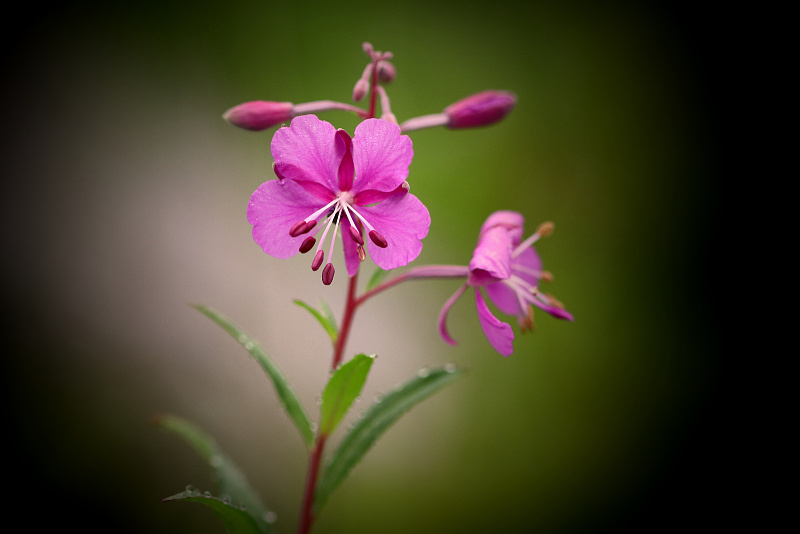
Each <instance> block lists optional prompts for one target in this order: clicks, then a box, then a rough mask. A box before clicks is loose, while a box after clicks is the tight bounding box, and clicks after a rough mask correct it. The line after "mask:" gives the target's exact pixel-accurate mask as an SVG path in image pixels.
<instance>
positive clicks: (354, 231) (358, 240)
mask: <svg viewBox="0 0 800 534" xmlns="http://www.w3.org/2000/svg"><path fill="white" fill-rule="evenodd" d="M348 228H349V229H350V237H352V238H353V241H355V242H356V243H358V244H359V245H362V246H363V245H364V238H363V237H361V232H359V231H358V230H357V229H356V228H354V227H352V226H349V227H348Z"/></svg>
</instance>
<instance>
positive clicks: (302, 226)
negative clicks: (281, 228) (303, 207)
mask: <svg viewBox="0 0 800 534" xmlns="http://www.w3.org/2000/svg"><path fill="white" fill-rule="evenodd" d="M309 230H310V228H308V223H307V222H305V221H297V222H296V223H294V224H293V225H292V227H291V228H289V235H290V236H292V237H297V236H299V235H303V234H304V233H306V232H308V231H309Z"/></svg>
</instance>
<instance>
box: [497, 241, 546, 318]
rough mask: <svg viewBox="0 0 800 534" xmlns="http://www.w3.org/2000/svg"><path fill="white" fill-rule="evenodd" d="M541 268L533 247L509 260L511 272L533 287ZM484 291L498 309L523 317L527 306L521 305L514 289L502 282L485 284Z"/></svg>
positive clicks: (537, 281) (535, 284)
mask: <svg viewBox="0 0 800 534" xmlns="http://www.w3.org/2000/svg"><path fill="white" fill-rule="evenodd" d="M541 269H542V260H541V259H540V258H539V255H538V254H537V253H536V249H534V248H533V247H529V248H526V249H525V250H523V251H522V252H521V253H520V254H519V255H518V256H517V257H516V258H514V259H512V260H511V274H512V275H513V276H516V277H519V278H522V279H523V280H525V281H526V282H528V283H529V284H530V285H531V286H533V287H538V286H539V277H538V276H537V275H536V274H533V273H538V272H540V271H541ZM486 293H487V294H488V295H489V298H490V299H491V300H492V302H493V303H494V304H495V306H497V307H498V308H500V311H502V312H503V313H507V314H509V315H515V316H517V317H525V316H526V315H527V313H528V307H527V306H524V307H523V306H522V305H521V304H520V302H519V297H518V296H517V293H516V291H515V290H514V289H513V288H511V287H509V286H507V285H506V284H504V283H502V282H498V283H496V284H490V285H487V286H486Z"/></svg>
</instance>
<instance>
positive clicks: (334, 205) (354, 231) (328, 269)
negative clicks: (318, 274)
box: [289, 191, 389, 285]
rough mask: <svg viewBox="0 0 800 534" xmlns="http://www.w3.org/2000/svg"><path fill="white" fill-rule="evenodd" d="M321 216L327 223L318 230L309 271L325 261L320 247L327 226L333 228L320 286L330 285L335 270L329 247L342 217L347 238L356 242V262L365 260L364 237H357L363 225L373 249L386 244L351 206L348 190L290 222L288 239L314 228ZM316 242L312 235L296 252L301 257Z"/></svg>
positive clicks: (351, 198) (383, 246)
mask: <svg viewBox="0 0 800 534" xmlns="http://www.w3.org/2000/svg"><path fill="white" fill-rule="evenodd" d="M323 214H324V215H325V218H327V219H328V222H327V224H326V225H325V229H324V230H323V231H322V237H320V240H319V244H318V245H317V251H316V252H315V253H314V259H313V260H312V261H311V270H312V271H316V270H318V269H319V268H320V267H321V266H322V262H323V261H324V259H325V252H324V251H323V250H322V247H323V245H324V243H325V238H326V237H327V235H328V231H329V230H330V228H331V225H333V235H332V237H331V242H330V246H329V247H328V262H327V263H326V264H325V268H324V269H323V270H322V283H323V284H325V285H330V284H331V282H333V275H334V274H335V269H334V268H333V263H332V262H331V259H332V258H333V246H334V243H336V235H337V234H338V232H339V223H341V219H342V214H344V216H345V217H347V221H348V222H349V225H348V227H347V229H348V233H349V235H350V238H351V239H352V240H353V241H354V242H355V243H356V251H357V253H358V259H359V260H360V261H364V260H365V259H366V257H367V255H366V252H365V251H364V238H363V237H362V236H361V226H360V225H363V226H364V227H366V228H367V235H368V236H369V238H370V240H371V241H372V242H373V243H374V244H375V245H376V246H378V247H381V248H386V247H387V246H388V245H389V244H388V242H387V241H386V239H385V238H384V237H383V236H382V235H381V234H380V233H378V231H376V230H375V228H374V227H373V226H372V225H371V224H370V223H369V221H367V219H365V218H364V216H363V215H361V214H360V213H359V212H358V211H357V210H356V209H355V208H354V207H353V195H352V194H351V193H350V192H349V191H341V192H340V193H339V195H338V196H337V197H336V198H334V199H333V200H331V201H330V202H328V203H327V204H325V205H324V206H323V207H321V208H320V209H318V210H317V211H315V212H314V213H312V214H311V215H309V216H308V217H306V218H305V219H303V220H301V221H297V222H296V223H294V224H293V225H292V227H291V228H290V229H289V235H290V236H292V237H297V236H300V235H303V234H306V233H308V232H310V231H311V230H312V229H314V228H315V227H316V226H317V219H318V218H319V217H321V216H322V215H323ZM316 242H317V239H316V237H315V236H313V235H310V236H308V237H306V238H305V239H304V240H303V242H302V243H301V244H300V248H299V251H300V252H301V253H303V254H305V253H306V252H308V251H310V250H311V249H312V248H314V244H316Z"/></svg>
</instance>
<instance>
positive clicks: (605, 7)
mask: <svg viewBox="0 0 800 534" xmlns="http://www.w3.org/2000/svg"><path fill="white" fill-rule="evenodd" d="M23 10H24V12H23V14H22V15H21V16H19V18H18V20H17V22H15V24H17V23H18V24H19V28H17V31H16V32H13V34H8V35H6V36H5V37H4V38H3V39H4V43H5V44H6V46H5V54H6V61H5V62H4V63H5V68H4V70H3V74H2V76H3V84H2V92H3V96H4V99H3V100H4V103H5V113H4V115H5V120H4V121H3V126H2V128H3V143H2V145H3V146H2V152H3V154H2V163H0V165H2V171H3V179H4V194H3V206H2V217H3V221H4V222H3V238H4V261H3V262H2V283H3V288H2V290H3V298H4V301H5V303H6V305H5V309H6V312H7V315H6V320H5V327H6V329H7V334H6V336H5V338H6V344H7V349H8V350H7V351H6V356H5V357H4V359H3V367H4V372H3V379H4V383H3V386H2V389H3V391H2V395H3V400H4V402H3V406H4V408H5V414H6V418H5V421H6V424H5V425H4V427H7V428H8V429H10V433H8V434H6V436H7V437H6V438H5V439H4V441H6V444H5V447H6V453H5V454H6V459H7V460H8V459H10V460H11V462H12V463H13V464H15V465H18V466H19V470H18V471H16V473H18V474H17V475H15V476H14V480H13V485H12V487H11V489H12V491H13V492H14V494H15V495H16V496H17V498H16V502H17V503H19V504H20V505H21V509H20V511H21V512H24V513H25V515H26V516H27V517H29V518H36V519H34V521H35V522H37V523H38V522H41V525H42V528H43V529H46V530H47V529H50V528H51V527H52V528H55V526H58V527H59V528H61V527H64V526H67V525H69V526H78V527H79V530H80V531H82V532H118V533H125V532H148V533H162V532H163V533H167V532H170V533H175V532H193V533H221V532H224V528H223V526H222V524H221V523H220V522H219V521H217V520H216V518H215V517H214V516H213V514H212V513H211V512H210V511H208V510H206V509H205V508H204V507H201V506H199V505H196V504H184V503H170V504H162V503H161V502H160V500H161V499H162V498H163V497H166V496H168V495H172V494H174V493H177V492H179V491H181V490H183V488H184V487H185V485H186V484H192V485H194V486H195V487H199V488H201V489H210V490H212V491H213V489H214V486H213V480H212V478H211V476H210V473H209V471H208V469H207V468H206V466H204V465H203V463H202V462H201V461H200V460H199V458H197V457H196V455H195V454H194V452H193V451H192V450H190V449H189V448H188V447H187V446H186V445H185V444H184V443H182V442H180V441H179V440H178V439H177V438H175V437H174V436H172V435H168V434H165V433H163V432H161V431H159V430H157V429H156V428H154V427H153V426H151V425H150V424H149V421H150V419H151V417H152V416H153V415H154V414H157V413H164V412H167V413H174V414H176V415H180V416H182V417H186V418H188V419H190V420H192V421H194V422H195V423H197V424H199V425H201V426H202V427H204V428H205V429H206V430H208V431H209V432H210V433H212V434H213V435H214V436H215V437H216V438H217V440H218V442H219V444H220V446H221V447H222V448H223V449H224V450H225V451H226V452H227V453H228V454H229V455H230V456H232V457H233V458H234V459H235V460H236V461H237V462H238V463H239V465H240V466H241V467H242V468H243V469H244V470H245V471H246V472H247V473H248V476H249V478H250V480H251V482H252V483H253V485H254V486H255V487H256V488H257V489H258V490H259V492H260V493H261V495H262V496H263V498H264V500H265V501H266V502H267V504H268V505H269V506H271V507H272V508H273V509H275V510H276V512H277V513H278V523H277V525H278V528H279V530H280V531H281V532H292V531H293V530H294V529H295V526H296V521H297V515H298V512H299V503H300V498H301V492H302V484H303V479H304V476H305V462H306V458H305V454H304V452H303V449H302V446H301V442H300V440H299V438H298V436H297V435H296V433H295V431H294V429H293V428H292V426H291V424H290V423H289V422H288V420H287V419H286V418H285V416H284V414H283V413H282V412H281V410H280V409H279V407H278V402H277V400H276V397H275V395H274V393H273V391H272V390H271V388H270V385H269V383H268V381H267V379H266V377H265V376H264V375H263V373H262V372H261V371H260V369H259V368H258V367H257V365H256V364H255V363H254V362H253V361H251V360H250V359H249V358H248V357H247V355H246V354H245V352H244V351H243V350H242V348H241V347H240V346H238V345H237V344H236V343H235V342H234V341H233V340H232V339H230V338H229V337H228V336H227V335H226V334H224V333H223V332H222V331H221V330H219V329H218V328H217V327H216V326H214V325H213V324H212V323H211V322H210V321H208V320H207V319H206V318H205V317H203V316H201V315H200V314H199V313H197V312H196V311H194V310H193V309H192V308H190V306H189V304H190V303H204V304H207V305H210V306H213V307H215V308H217V309H219V310H221V311H222V312H224V313H225V314H227V315H228V316H230V317H232V318H233V319H235V320H236V321H237V322H238V323H239V324H240V325H241V326H242V327H243V328H244V329H245V330H247V331H248V332H249V333H251V334H252V335H253V336H254V337H255V338H257V339H259V340H260V341H261V342H262V344H263V346H264V348H265V349H266V350H267V351H268V352H269V353H270V354H271V355H272V356H273V357H274V358H275V359H276V361H277V362H278V363H279V365H280V366H281V367H282V368H283V370H284V371H285V372H286V374H288V375H289V377H290V379H291V380H292V382H293V384H294V386H295V388H296V389H297V390H298V392H299V393H300V395H301V396H302V398H303V400H304V402H305V404H306V405H307V407H308V409H309V410H310V411H311V412H312V413H313V408H314V406H315V404H314V403H315V400H316V398H317V396H318V395H319V392H320V391H321V389H322V387H323V385H324V382H325V379H326V375H327V367H328V364H329V358H330V348H329V346H328V344H327V343H326V337H325V335H324V333H323V332H322V330H321V329H319V327H318V326H317V325H316V323H315V322H314V321H313V319H312V318H311V317H310V316H309V315H308V314H307V313H306V312H304V311H303V310H301V309H300V308H298V307H296V306H294V305H293V304H292V303H291V301H292V299H294V298H302V299H304V300H306V301H307V302H309V303H316V302H318V301H319V300H320V299H323V300H325V301H326V302H328V303H329V304H330V305H331V306H332V308H333V309H334V311H336V312H337V313H339V311H340V310H341V307H342V302H343V295H344V291H345V289H346V279H345V278H344V275H343V273H344V270H343V268H342V269H340V270H339V272H340V274H339V275H338V276H337V278H336V280H335V282H334V284H333V285H332V286H331V287H324V286H322V284H321V283H320V282H319V276H318V273H312V272H311V271H310V269H308V262H309V261H310V258H305V257H298V258H294V259H290V260H283V261H280V260H276V259H273V258H270V257H268V256H266V255H265V254H263V252H262V251H261V250H260V248H259V247H258V246H257V245H255V244H254V243H253V241H252V239H251V236H250V226H249V225H248V223H247V221H246V218H245V209H246V205H247V201H248V199H249V196H250V194H251V193H252V191H253V190H254V189H255V188H256V187H257V186H258V185H259V184H260V183H261V182H263V181H264V180H267V179H271V178H272V174H271V162H272V160H271V156H270V154H269V150H268V147H269V141H270V139H271V135H272V130H270V131H268V132H262V133H251V132H245V131H242V130H238V129H236V128H234V127H232V126H230V125H228V124H226V123H225V122H224V121H223V120H222V119H221V114H222V112H223V111H225V110H226V109H227V108H229V107H231V106H233V105H236V104H238V103H240V102H243V101H248V100H258V99H264V100H289V101H293V102H307V101H312V100H320V99H332V100H339V101H349V99H350V95H351V91H352V87H353V85H354V83H355V81H356V80H357V78H358V77H359V76H360V74H361V71H362V69H363V68H364V66H365V65H366V62H367V57H366V56H365V55H364V54H363V52H362V51H361V43H362V42H363V41H370V42H372V43H373V44H374V45H375V47H376V48H377V49H379V50H391V51H392V52H393V53H394V54H395V60H394V63H395V66H396V67H397V71H398V76H397V79H396V80H395V82H394V83H393V84H391V85H390V86H388V91H389V95H390V97H391V99H392V108H393V112H394V113H395V115H396V116H397V118H398V119H399V120H400V121H403V120H405V119H407V118H411V117H414V116H418V115H423V114H427V113H433V112H438V111H440V110H442V109H443V108H444V107H445V106H447V105H448V104H450V103H452V102H453V101H455V100H458V99H460V98H462V97H464V96H467V95H469V94H472V93H476V92H478V91H481V90H484V89H505V90H511V91H514V92H515V93H517V95H518V97H519V103H518V106H517V108H516V109H515V110H514V112H513V113H512V114H511V115H510V116H509V117H508V119H507V120H506V121H504V122H503V123H501V124H499V125H496V126H494V127H491V128H485V129H476V130H469V131H448V130H445V129H432V130H422V131H418V132H414V133H412V134H411V137H412V139H413V142H414V150H415V157H414V161H413V163H412V166H411V174H410V177H409V181H410V183H411V188H412V191H413V192H414V193H415V194H416V195H417V196H418V197H419V198H420V199H422V200H423V202H424V203H425V204H426V205H427V207H428V208H429V210H430V212H431V214H432V218H433V224H432V226H431V230H430V233H429V235H428V237H427V238H426V239H425V248H424V250H423V252H422V255H421V256H420V258H419V259H418V260H417V263H418V264H424V263H453V264H465V263H466V262H468V260H469V258H470V255H471V251H472V248H473V246H474V242H475V238H476V233H477V230H478V228H479V227H480V225H481V223H482V221H483V220H484V219H485V217H486V216H487V215H488V214H490V213H491V212H492V211H494V210H497V209H512V210H518V211H520V212H522V213H523V214H524V215H525V217H526V219H527V221H528V230H529V232H532V231H533V230H534V229H535V227H536V225H538V224H539V223H540V222H542V221H545V220H552V221H554V222H555V223H556V231H555V234H554V235H553V236H552V237H549V238H547V239H545V240H543V241H542V242H540V246H539V247H538V249H539V251H540V253H541V255H542V256H543V258H544V262H545V267H546V268H547V269H548V270H550V271H551V272H553V273H554V275H555V280H554V281H553V282H552V284H550V288H549V289H550V290H551V292H552V293H553V294H554V295H556V296H557V297H558V298H559V299H560V300H561V301H563V302H564V303H565V305H566V306H567V308H568V309H569V310H570V311H571V312H573V314H574V315H575V317H576V320H575V322H574V323H566V322H561V321H558V320H555V319H552V318H550V317H549V316H546V315H545V314H543V313H539V314H537V315H536V325H537V330H536V332H535V333H533V334H529V335H524V336H521V335H518V337H517V340H516V341H515V353H514V354H513V356H511V357H510V358H507V359H505V358H502V357H501V356H499V355H497V354H496V353H494V352H493V351H492V349H491V347H490V346H489V345H488V343H487V342H486V340H485V338H484V337H483V335H482V334H481V332H480V329H479V326H478V321H477V316H476V314H475V310H474V305H473V304H472V302H471V300H472V299H470V298H464V299H463V300H462V301H461V302H459V303H458V305H457V306H456V307H455V308H454V309H453V310H452V312H451V316H450V323H449V324H450V330H451V333H452V334H453V335H454V337H456V338H457V339H458V340H459V341H460V344H459V345H458V346H457V347H450V346H448V345H446V344H445V343H444V342H443V341H442V340H441V339H440V338H439V336H438V332H437V329H436V317H437V314H438V311H439V308H440V306H441V304H442V303H443V302H444V300H445V299H446V298H447V297H448V296H449V295H450V294H451V293H452V292H453V291H454V290H455V289H456V287H457V286H458V283H457V282H450V281H442V282H431V281H419V282H414V283H409V284H406V285H405V286H401V287H399V288H396V289H393V290H392V291H390V292H387V293H386V294H385V295H384V296H383V297H381V298H379V299H376V300H375V301H373V302H371V303H369V304H368V305H367V306H365V307H364V308H363V309H362V310H361V311H360V313H359V315H358V316H357V317H356V325H355V329H356V332H355V333H354V335H353V337H352V340H351V342H350V345H349V347H350V348H349V350H350V352H352V353H354V352H368V353H371V352H374V353H377V354H378V359H377V361H376V364H375V365H374V366H373V371H372V374H371V376H370V378H369V381H368V383H367V389H366V392H365V395H364V400H362V401H361V402H362V403H363V404H364V406H363V407H357V408H356V410H355V411H356V412H357V411H359V409H363V408H365V407H366V406H367V405H368V403H369V402H370V399H371V398H372V397H373V396H374V395H376V394H377V393H379V392H381V391H387V390H389V389H391V388H392V387H393V386H394V385H395V384H397V383H399V382H401V381H403V380H405V379H406V378H407V377H409V376H411V375H412V374H413V373H414V372H416V370H417V369H419V368H420V367H423V366H426V365H440V364H444V363H448V362H454V363H457V364H459V365H463V366H466V367H468V368H469V369H470V373H469V374H468V376H467V377H466V378H464V379H462V380H461V381H459V382H457V383H456V384H454V385H452V386H450V387H449V388H447V389H446V390H444V391H443V392H441V393H439V394H438V395H436V396H435V397H434V398H431V399H429V400H427V401H426V402H425V403H424V404H422V405H420V406H418V407H417V408H416V409H415V410H413V411H412V412H410V413H409V414H408V415H407V416H405V418H403V419H401V420H400V421H399V422H398V423H397V424H396V425H395V426H394V427H392V428H391V429H390V430H389V431H388V432H387V433H386V435H384V437H383V438H382V439H381V440H380V441H379V442H378V443H377V444H376V446H375V447H374V449H373V450H372V451H370V453H369V454H368V455H367V456H366V458H365V459H364V461H363V462H362V463H361V464H359V466H358V467H357V468H356V469H355V470H354V472H353V473H352V474H351V476H350V478H349V479H347V481H346V482H345V483H344V484H343V486H342V487H341V489H340V490H339V491H338V493H337V494H335V495H334V497H333V498H332V499H331V501H329V503H328V505H327V508H326V509H325V510H324V513H323V514H322V516H321V517H320V519H319V522H318V524H317V529H316V532H319V533H320V534H324V533H343V532H346V533H355V534H358V533H374V532H381V533H393V532H420V533H423V532H424V533H427V532H431V533H433V532H436V533H450V532H453V533H455V532H459V533H471V532H528V531H538V532H601V531H614V532H620V531H626V530H636V531H642V530H644V531H648V532H653V531H660V530H662V529H663V530H667V529H674V528H678V527H680V526H682V525H684V524H685V522H686V521H687V518H689V517H695V514H697V513H700V512H704V511H707V504H708V503H707V502H705V500H704V498H703V497H704V495H706V494H707V493H709V492H713V491H714V490H715V484H716V483H717V479H716V475H717V471H716V465H715V463H714V461H715V456H714V455H712V454H711V451H712V450H713V448H714V444H715V441H714V439H710V438H714V437H715V427H714V425H713V422H714V421H715V419H714V412H713V408H714V407H715V406H716V400H717V395H718V393H719V392H718V386H719V377H720V374H719V373H720V370H721V367H720V361H719V360H718V359H717V352H716V350H715V344H714V337H713V331H714V325H713V323H712V322H710V321H709V320H708V316H709V313H708V311H709V299H708V287H709V286H708V280H709V276H708V274H709V261H708V258H709V254H710V252H709V247H708V246H707V243H708V239H709V237H711V236H712V224H713V222H714V221H715V212H714V209H713V206H712V205H711V204H710V203H709V198H710V195H709V193H710V191H711V190H712V185H713V183H714V181H715V180H716V179H717V178H718V175H719V173H720V168H719V160H718V159H717V156H718V154H719V151H718V149H719V143H718V137H717V136H718V133H719V132H718V130H717V126H716V115H715V107H714V104H715V103H716V102H717V101H716V100H715V99H714V98H712V97H714V79H713V74H714V71H713V64H711V63H709V61H708V52H709V48H708V46H707V45H706V42H705V41H704V39H703V38H701V36H706V35H707V33H706V32H707V31H708V28H707V27H706V26H705V22H706V21H704V20H703V19H702V18H698V13H697V12H695V11H693V10H689V9H682V8H681V7H680V6H679V5H675V4H672V3H670V4H668V3H666V2H664V3H648V4H643V5H633V3H631V5H629V4H628V3H626V2H613V3H602V5H600V4H594V3H583V4H578V5H574V4H573V5H571V6H570V7H566V6H564V5H562V4H561V3H557V2H544V3H540V2H531V3H530V4H529V5H528V6H526V7H522V6H519V5H517V4H506V3H503V2H493V3H490V4H483V3H478V2H452V1H450V2H422V1H418V0H411V1H408V2H404V3H403V4H402V5H400V4H399V3H375V2H359V1H356V2H349V3H347V4H346V5H345V4H342V3H335V2H281V3H278V2H254V1H243V0H230V1H228V2H224V3H223V2H219V3H217V2H208V3H204V2H200V3H198V2H188V1H183V0H166V1H161V2H135V3H134V2H111V3H102V4H101V3H79V4H68V5H65V6H61V7H56V8H53V9H52V10H48V12H46V13H43V12H39V11H38V10H37V8H36V7H24V8H23ZM321 118H323V119H325V120H329V121H331V122H333V123H334V124H335V125H336V126H338V127H343V128H346V129H348V130H349V131H351V132H352V130H353V128H354V127H355V125H356V123H357V122H356V119H355V118H354V117H352V116H350V115H347V114H345V113H343V112H331V113H328V114H325V115H323V116H322V117H321ZM340 265H341V263H340ZM365 271H366V272H367V273H368V272H369V269H365ZM365 279H366V276H364V277H362V282H364V281H365ZM512 323H513V320H512ZM515 328H516V325H515ZM20 501H22V502H20ZM42 510H47V511H48V513H47V514H43V513H42V512H41V511H42ZM20 515H22V514H20ZM704 517H705V516H704ZM694 520H695V521H697V519H694Z"/></svg>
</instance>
